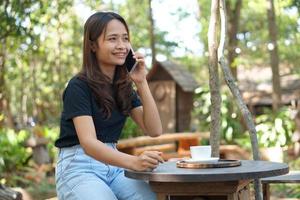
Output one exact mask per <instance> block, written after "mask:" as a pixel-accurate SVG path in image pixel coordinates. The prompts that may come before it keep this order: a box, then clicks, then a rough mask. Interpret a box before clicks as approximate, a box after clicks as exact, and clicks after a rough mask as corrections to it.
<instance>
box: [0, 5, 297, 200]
mask: <svg viewBox="0 0 300 200" xmlns="http://www.w3.org/2000/svg"><path fill="white" fill-rule="evenodd" d="M267 2H268V1H261V0H228V1H226V11H227V17H228V33H227V39H228V44H227V48H226V51H225V56H226V57H227V60H228V63H229V65H230V67H231V70H232V72H233V75H234V77H235V78H236V80H237V84H238V86H239V88H240V90H241V92H242V94H243V98H244V101H245V102H246V104H247V105H248V107H249V109H250V111H251V112H252V114H253V115H254V118H255V123H256V129H257V132H258V140H259V144H260V147H261V148H262V149H263V148H277V149H278V148H280V150H281V152H282V153H280V155H281V154H282V156H281V160H282V161H284V162H288V163H289V164H290V166H291V168H292V169H299V168H300V159H299V155H300V147H299V142H300V111H299V110H300V105H299V102H300V101H299V99H300V67H299V63H300V45H299V44H300V18H299V13H300V1H299V0H274V1H272V2H273V5H274V10H272V9H270V7H269V4H268V3H267ZM210 4H211V1H210V0H198V1H197V0H188V1H182V0H106V1H105V0H103V1H100V0H95V1H89V0H53V1H47V0H3V1H1V3H0V111H1V112H0V183H1V184H5V185H7V186H10V187H21V188H23V189H24V190H26V191H27V192H28V194H29V195H30V196H31V198H32V199H46V198H50V197H53V196H55V185H54V182H55V181H54V167H55V161H56V154H57V149H56V148H55V147H54V141H55V139H56V138H57V137H58V134H59V120H60V112H61V108H62V101H61V95H62V92H63V90H64V88H65V86H66V84H67V82H68V80H69V79H70V78H71V77H72V76H73V75H75V74H76V73H77V72H78V71H79V70H80V69H81V62H82V59H81V57H82V35H83V25H84V22H85V20H86V19H87V18H88V17H89V16H90V15H91V14H93V13H94V12H95V11H99V10H112V11H115V12H117V13H119V14H120V15H122V16H123V17H124V18H125V19H126V21H127V23H128V25H129V28H130V36H131V42H132V46H133V48H134V49H135V50H136V51H140V52H141V53H143V54H145V56H146V61H147V67H148V70H149V71H150V72H151V70H152V69H153V68H154V67H155V66H156V67H159V66H162V68H163V69H164V70H165V71H166V73H167V74H168V73H169V74H171V78H169V80H170V79H172V80H173V79H174V81H175V85H176V84H178V85H179V86H180V87H183V85H184V84H185V83H186V82H188V81H189V80H187V79H189V78H188V77H189V76H185V77H183V78H181V77H178V75H174V70H175V68H176V69H177V67H179V68H180V70H182V71H183V72H184V73H189V74H190V75H191V76H192V77H193V79H194V80H195V84H192V85H193V87H191V88H192V89H185V88H184V87H183V88H182V89H183V90H184V91H188V92H190V93H191V94H192V98H191V104H190V106H191V107H190V108H188V109H187V112H186V113H188V115H187V116H185V117H184V120H185V121H184V122H183V121H182V120H181V118H180V116H176V117H175V118H174V120H175V125H174V126H173V127H170V126H169V127H168V126H166V127H167V128H166V129H164V132H165V133H167V132H207V131H209V125H210V93H209V86H208V81H209V80H208V78H209V77H208V46H207V34H208V25H209V18H210ZM272 16H273V17H272ZM167 63H169V64H167ZM170 63H171V64H170ZM172 66H174V67H172ZM175 66H177V67H175ZM152 71H153V70H152ZM153 73H156V72H153ZM151 77H152V79H155V78H153V77H156V76H155V75H153V74H152V75H151ZM220 77H221V85H222V86H221V93H222V105H221V112H222V135H221V137H222V139H221V140H222V142H221V143H222V144H234V145H238V146H239V147H242V148H243V149H245V150H250V148H251V144H250V139H249V137H248V133H247V130H246V127H245V125H244V122H243V119H241V114H240V112H239V110H238V109H237V105H236V104H235V103H234V100H233V97H232V95H231V94H230V92H229V90H228V89H227V86H226V84H225V82H224V80H223V75H222V73H221V70H220ZM274 77H275V80H279V81H277V82H276V81H274ZM276 78H277V79H276ZM161 93H164V91H158V94H157V95H158V97H157V98H155V99H156V101H157V103H158V102H160V101H161V99H160V98H159V95H162V94H161ZM274 96H277V99H276V97H274ZM176 109H177V108H174V112H175V115H180V112H177V111H176ZM164 117H165V118H166V120H168V119H171V117H172V116H164ZM176 120H177V121H176ZM163 123H167V124H168V122H164V121H163ZM182 123H184V126H183V125H181V124H182ZM140 135H141V131H140V130H139V129H138V127H136V125H135V124H134V123H133V122H132V121H131V120H130V119H128V120H127V122H126V125H125V128H124V132H123V134H122V138H123V139H124V138H131V137H136V136H140ZM205 142H206V143H207V142H208V141H205V140H202V143H205ZM275 155H279V154H275ZM284 187H285V186H279V187H278V188H275V189H276V191H277V192H279V194H280V193H284V195H285V196H289V197H294V198H300V188H299V186H293V187H289V189H287V188H284Z"/></svg>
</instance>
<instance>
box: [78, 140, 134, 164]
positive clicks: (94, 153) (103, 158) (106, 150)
mask: <svg viewBox="0 0 300 200" xmlns="http://www.w3.org/2000/svg"><path fill="white" fill-rule="evenodd" d="M84 143H85V144H84ZM84 143H83V144H81V146H82V147H83V149H84V151H85V152H86V154H88V155H89V156H91V157H93V158H94V159H96V160H99V161H100V162H104V163H106V164H109V165H114V166H118V167H122V168H126V169H131V170H136V169H135V166H136V165H137V164H136V163H137V162H138V160H137V157H136V156H132V155H129V154H125V153H122V152H119V151H117V150H115V149H113V148H111V147H109V146H107V145H106V144H104V143H103V142H101V141H99V140H97V139H89V140H88V141H85V142H84Z"/></svg>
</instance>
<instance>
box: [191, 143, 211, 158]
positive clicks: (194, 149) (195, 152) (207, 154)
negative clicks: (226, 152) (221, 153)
mask: <svg viewBox="0 0 300 200" xmlns="http://www.w3.org/2000/svg"><path fill="white" fill-rule="evenodd" d="M190 151H191V157H192V159H193V160H205V159H209V158H211V146H210V145H201V146H191V147H190Z"/></svg>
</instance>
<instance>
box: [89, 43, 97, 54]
mask: <svg viewBox="0 0 300 200" xmlns="http://www.w3.org/2000/svg"><path fill="white" fill-rule="evenodd" d="M90 48H91V50H92V52H96V49H97V44H96V42H94V41H90Z"/></svg>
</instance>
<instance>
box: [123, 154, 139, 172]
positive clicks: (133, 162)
mask: <svg viewBox="0 0 300 200" xmlns="http://www.w3.org/2000/svg"><path fill="white" fill-rule="evenodd" d="M129 156H130V158H129V160H128V161H129V162H127V163H128V166H127V167H126V168H127V169H130V170H134V171H137V169H138V157H137V156H132V155H129Z"/></svg>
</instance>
